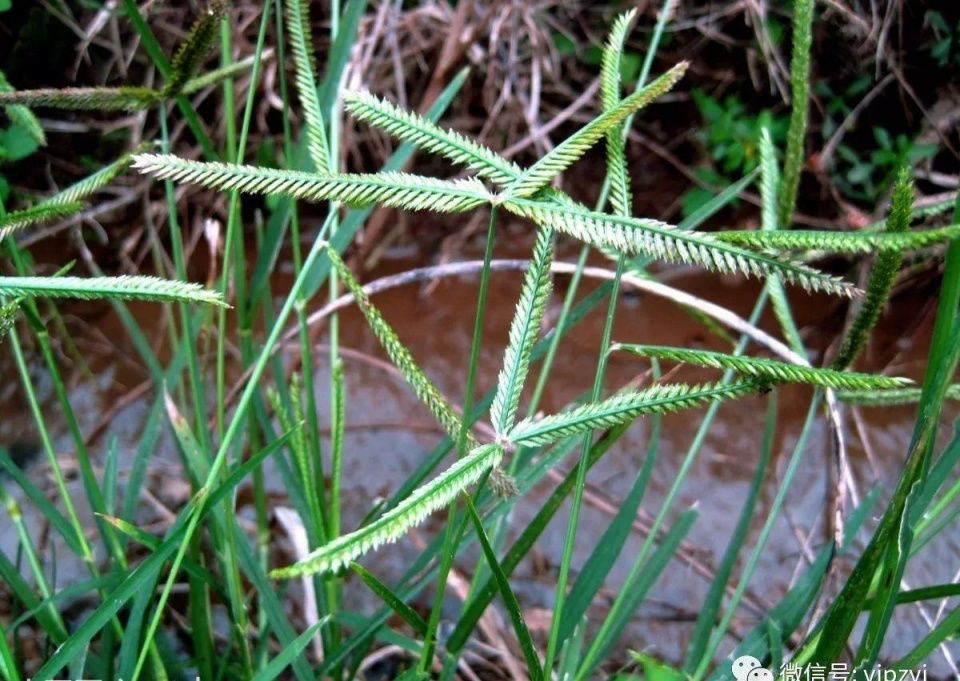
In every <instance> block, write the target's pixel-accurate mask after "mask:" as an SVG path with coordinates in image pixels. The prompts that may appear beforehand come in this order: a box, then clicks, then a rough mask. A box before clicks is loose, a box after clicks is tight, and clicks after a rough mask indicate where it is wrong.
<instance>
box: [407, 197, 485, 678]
mask: <svg viewBox="0 0 960 681" xmlns="http://www.w3.org/2000/svg"><path fill="white" fill-rule="evenodd" d="M497 215H498V210H497V208H493V209H491V211H490V219H489V222H488V225H487V234H486V246H485V247H484V251H483V271H482V272H481V274H480V287H479V291H478V293H477V309H476V312H475V313H474V322H473V336H472V338H471V339H470V361H469V364H468V365H467V377H466V387H465V388H464V397H463V411H464V413H468V414H469V413H470V412H471V411H472V410H473V400H474V395H473V393H474V384H475V382H476V379H477V365H478V364H479V362H480V344H481V343H480V342H481V339H482V337H483V325H484V320H485V319H486V310H487V294H488V291H489V287H490V261H491V260H492V259H493V244H494V242H495V241H496V234H497ZM468 436H469V426H468V425H467V422H466V420H464V421H463V423H462V425H461V426H460V429H459V432H458V433H457V439H456V445H455V450H454V451H455V452H456V456H457V458H458V459H459V458H462V457H463V455H464V453H465V449H466V446H467V440H468ZM464 525H465V524H464V523H462V522H460V514H459V513H458V510H457V503H456V500H454V501H453V502H451V504H450V507H449V508H448V510H447V523H446V531H445V533H444V538H443V550H442V552H441V557H440V569H439V572H438V575H437V581H436V587H435V592H434V597H433V607H432V608H431V610H430V618H429V619H428V620H427V633H426V635H425V636H424V641H423V649H422V650H421V652H420V660H419V663H418V664H417V669H418V671H419V672H420V673H421V674H426V673H427V671H428V670H429V669H430V666H431V664H432V663H433V651H434V648H435V647H436V644H437V627H439V626H440V614H441V612H442V611H443V600H444V597H445V595H446V593H445V592H446V584H447V576H448V575H449V573H450V569H451V568H452V567H453V559H454V557H455V556H456V545H457V544H458V543H459V541H460V538H461V537H460V534H461V532H462V528H463V527H464Z"/></svg>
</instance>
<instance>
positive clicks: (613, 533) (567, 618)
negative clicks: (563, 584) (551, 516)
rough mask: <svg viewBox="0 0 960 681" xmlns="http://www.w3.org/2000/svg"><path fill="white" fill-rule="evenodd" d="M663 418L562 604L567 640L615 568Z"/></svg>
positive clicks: (650, 468)
mask: <svg viewBox="0 0 960 681" xmlns="http://www.w3.org/2000/svg"><path fill="white" fill-rule="evenodd" d="M659 431H660V418H659V416H654V422H653V427H651V429H650V445H649V447H648V448H647V455H646V458H644V461H643V466H641V467H640V470H639V471H638V472H637V475H636V477H635V478H634V481H633V485H631V487H630V491H629V492H627V495H626V496H625V497H624V498H623V501H621V502H620V508H619V510H618V511H617V515H616V516H614V518H613V520H612V521H611V522H610V524H609V525H608V526H607V528H606V529H605V530H604V532H603V534H602V535H601V536H600V539H599V540H597V544H596V546H595V547H594V549H593V552H592V553H591V554H590V557H589V558H588V559H587V562H586V563H584V565H583V568H582V569H581V570H580V573H579V574H578V575H577V581H576V582H574V584H573V587H572V588H571V589H570V593H569V594H568V595H567V598H566V601H565V603H564V606H563V617H562V618H561V621H560V625H559V627H558V629H557V638H558V640H560V641H566V640H568V638H569V637H570V636H572V635H573V634H574V629H575V628H576V627H577V626H578V624H579V623H580V622H581V621H582V619H583V617H584V615H585V613H586V612H587V608H589V607H590V604H591V603H592V602H593V599H594V597H595V596H596V594H597V592H598V591H599V590H600V587H602V586H603V583H604V581H605V580H606V578H607V575H609V574H610V570H612V569H613V566H614V564H615V563H616V562H617V558H618V557H619V556H620V554H621V553H622V551H623V548H624V547H625V546H626V544H627V540H628V539H629V538H630V533H631V532H632V531H633V522H634V520H635V518H636V517H637V510H638V509H639V508H640V504H641V502H642V501H643V497H644V494H645V493H646V490H647V486H648V484H649V482H650V477H651V475H652V474H653V467H654V464H655V463H656V460H657V446H658V444H659V439H660V432H659Z"/></svg>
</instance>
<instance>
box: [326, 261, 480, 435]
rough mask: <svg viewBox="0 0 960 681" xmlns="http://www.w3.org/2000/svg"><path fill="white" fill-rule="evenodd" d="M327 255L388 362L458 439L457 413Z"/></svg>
mask: <svg viewBox="0 0 960 681" xmlns="http://www.w3.org/2000/svg"><path fill="white" fill-rule="evenodd" d="M327 255H328V256H329V257H330V262H331V263H332V264H333V267H334V269H336V271H337V274H339V275H340V278H341V279H343V282H344V284H346V286H347V289H348V290H349V291H350V293H352V294H353V297H354V298H355V299H356V301H357V306H358V307H359V308H360V311H361V312H363V316H364V317H365V318H366V320H367V324H368V326H369V327H370V329H371V330H372V331H373V334H374V335H375V336H376V337H377V340H378V341H380V345H381V346H382V347H383V349H384V350H385V351H386V353H387V355H388V356H389V357H390V361H391V362H393V365H394V366H395V367H397V369H398V370H399V371H400V373H401V374H402V375H403V377H404V379H405V380H406V381H407V383H408V384H409V385H410V387H411V388H413V391H414V393H415V394H416V395H417V397H418V398H419V399H420V401H421V402H423V404H424V405H425V406H426V407H427V409H429V410H430V413H432V414H433V416H434V418H436V419H437V422H438V423H439V424H440V425H441V426H442V427H443V430H444V431H445V432H446V433H447V435H449V436H450V437H451V438H452V439H454V440H456V439H457V438H458V437H459V436H460V429H461V428H462V424H463V421H462V420H461V418H460V416H459V415H458V414H457V412H456V411H455V410H454V409H453V407H452V406H450V403H449V402H447V400H446V398H444V396H443V395H442V394H441V393H440V390H439V389H438V388H437V387H436V386H435V385H434V384H433V381H431V380H430V379H429V378H428V377H427V375H426V373H424V371H423V369H421V368H420V365H419V364H417V362H416V360H414V358H413V355H412V354H411V353H410V350H408V349H407V346H406V345H404V344H403V343H402V342H401V341H400V339H399V338H398V337H397V334H396V332H395V331H394V330H393V328H392V327H391V326H390V325H389V324H388V323H387V321H386V320H385V319H384V318H383V315H382V314H380V310H378V309H377V308H376V307H374V305H373V303H372V302H370V297H369V296H368V295H367V294H366V292H365V291H364V290H363V287H362V286H360V283H359V282H358V281H357V279H356V277H354V276H353V272H351V271H350V268H349V267H347V265H346V263H345V262H343V260H342V259H341V258H340V256H339V254H337V252H336V250H335V249H333V248H332V247H327Z"/></svg>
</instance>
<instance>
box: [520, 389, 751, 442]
mask: <svg viewBox="0 0 960 681" xmlns="http://www.w3.org/2000/svg"><path fill="white" fill-rule="evenodd" d="M759 386H760V384H759V383H757V382H756V381H741V382H738V383H731V384H728V385H724V384H722V383H707V384H704V385H687V384H683V383H665V384H662V385H656V386H653V387H651V388H647V389H646V390H639V391H632V392H623V393H620V394H617V395H614V396H613V397H611V398H609V399H606V400H604V401H602V402H595V403H591V404H585V405H583V406H581V407H577V408H575V409H571V410H570V411H565V412H561V413H559V414H553V415H551V416H545V417H543V418H540V419H526V420H524V421H521V422H520V423H518V424H517V425H516V426H514V428H513V429H512V430H511V431H510V435H509V438H510V441H511V442H513V443H514V444H517V445H524V446H533V445H548V444H550V443H551V442H556V441H557V440H561V439H564V438H567V437H570V436H572V435H577V434H579V433H583V432H586V431H590V430H599V429H604V428H611V427H613V426H617V425H621V424H624V423H628V422H630V421H632V420H634V419H635V418H637V417H638V416H642V415H644V414H663V413H667V412H672V411H680V410H681V409H691V408H693V407H697V406H700V405H701V404H704V403H706V402H716V401H720V400H727V399H732V398H735V397H740V396H742V395H744V394H746V393H749V392H751V391H754V390H757V388H758V387H759Z"/></svg>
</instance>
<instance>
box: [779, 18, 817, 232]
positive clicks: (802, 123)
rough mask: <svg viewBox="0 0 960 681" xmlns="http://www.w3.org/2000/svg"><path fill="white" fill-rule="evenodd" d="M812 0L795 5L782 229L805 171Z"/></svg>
mask: <svg viewBox="0 0 960 681" xmlns="http://www.w3.org/2000/svg"><path fill="white" fill-rule="evenodd" d="M813 5H814V2H813V0H794V2H793V38H792V40H793V47H792V54H791V57H790V127H789V128H788V130H787V149H786V152H785V154H784V159H783V181H782V183H781V186H780V202H779V209H778V210H777V223H778V224H777V226H778V228H779V229H785V228H789V227H790V222H791V218H792V217H793V209H794V207H795V206H796V203H797V190H798V189H799V187H800V174H801V172H802V171H803V162H804V159H803V154H804V151H803V146H804V140H805V139H806V134H807V115H808V112H809V110H810V48H811V46H812V44H813V10H814V8H813Z"/></svg>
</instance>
